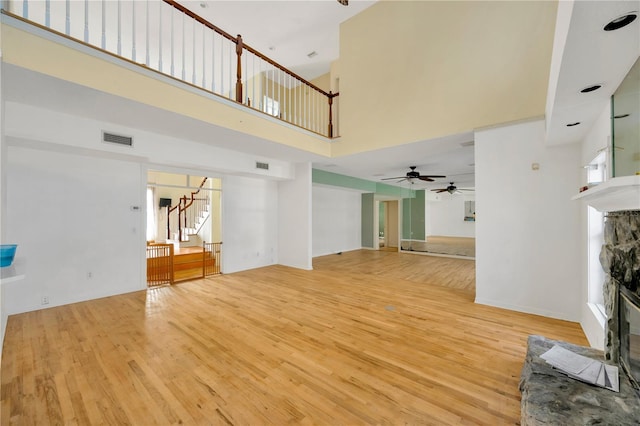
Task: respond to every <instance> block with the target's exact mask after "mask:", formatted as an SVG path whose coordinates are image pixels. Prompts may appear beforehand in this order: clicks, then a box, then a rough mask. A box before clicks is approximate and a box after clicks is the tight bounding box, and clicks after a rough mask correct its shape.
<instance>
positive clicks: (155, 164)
mask: <svg viewBox="0 0 640 426" xmlns="http://www.w3.org/2000/svg"><path fill="white" fill-rule="evenodd" d="M6 107H7V108H6V113H7V115H6V121H5V124H6V126H5V130H6V132H7V136H6V142H7V146H8V151H7V153H8V155H7V156H6V157H7V158H3V173H5V167H4V165H5V164H6V165H8V167H6V169H7V170H6V173H7V174H8V179H7V181H8V182H7V190H6V191H3V194H2V196H3V197H4V196H5V195H6V196H7V197H8V199H7V205H8V206H9V207H8V208H7V210H8V212H9V214H8V215H7V217H6V218H3V226H5V229H7V230H10V232H7V235H3V240H4V241H11V242H17V243H18V244H20V246H19V248H18V258H22V259H16V260H17V261H18V260H25V261H26V265H27V266H26V272H27V277H26V279H25V281H26V282H25V281H22V282H23V283H24V284H21V286H20V287H17V286H13V287H7V288H5V290H7V291H5V293H4V296H5V297H4V299H3V303H4V306H5V307H7V306H8V307H10V308H9V309H8V310H7V311H8V313H9V314H11V313H17V312H23V311H28V310H32V309H39V308H42V305H41V304H40V301H41V297H42V296H48V297H49V301H50V303H49V305H48V306H54V305H58V304H63V303H69V302H74V301H79V300H89V299H94V298H98V297H102V296H106V295H111V294H119V293H123V292H127V291H133V290H139V289H144V288H145V286H146V283H145V268H143V265H144V263H145V258H144V256H145V245H146V244H145V226H144V225H145V217H144V215H145V212H146V199H145V188H146V181H147V177H146V170H147V168H153V169H155V170H163V171H167V172H171V173H184V174H187V173H188V174H192V175H209V176H212V175H215V176H223V179H224V185H225V186H224V188H223V191H224V192H223V196H224V199H223V200H222V204H223V209H224V211H223V221H224V224H223V229H222V235H223V237H224V238H223V242H224V244H223V248H222V250H223V252H222V256H223V260H222V270H223V272H225V273H231V272H235V271H241V270H245V269H250V268H256V267H260V266H266V265H271V264H274V263H277V259H278V253H277V250H278V248H277V241H278V232H277V230H278V183H277V181H276V180H275V178H278V179H287V178H292V177H293V176H294V173H293V171H294V169H293V167H292V165H291V164H290V163H288V162H284V161H281V160H273V161H272V160H269V163H270V165H271V166H274V167H273V170H271V168H270V170H269V172H267V173H271V175H269V176H261V175H264V174H265V172H264V171H260V170H257V171H256V170H255V157H254V156H252V155H248V154H243V153H238V152H234V151H229V150H224V149H220V148H216V147H215V146H210V145H206V144H202V143H194V142H191V141H188V140H180V139H176V138H169V137H166V136H164V135H159V134H154V133H151V132H148V131H143V130H140V129H134V128H125V127H122V126H115V125H112V124H111V123H107V122H100V121H96V120H90V119H85V118H83V117H79V116H71V115H66V114H60V113H57V112H54V111H49V110H46V109H41V108H34V107H30V106H26V105H22V104H17V103H12V102H7V103H6ZM103 129H106V130H110V131H113V132H116V133H121V134H124V135H129V136H133V138H134V146H133V147H120V146H112V145H110V144H105V143H102V142H101V141H100V138H101V131H102V130H103ZM214 136H215V135H212V137H214ZM230 172H236V173H242V174H243V175H250V174H253V177H247V176H244V177H239V176H234V175H232V174H230ZM79 194H84V195H87V194H88V195H87V201H86V202H84V201H83V202H82V203H80V201H78V200H80V198H77V199H76V197H80V195H79ZM3 204H4V203H3ZM62 204H64V205H66V204H69V205H71V206H72V207H74V208H75V210H74V213H73V214H68V212H67V211H64V212H63V210H62V209H61V205H62ZM132 205H138V206H140V207H141V208H140V210H139V211H137V212H134V211H132V210H130V207H131V206H132ZM225 217H226V220H225ZM133 220H135V221H136V222H135V224H133V223H132V221H133ZM134 229H135V233H134ZM88 272H91V275H92V276H91V278H88V275H87V274H88ZM6 314H7V312H3V313H2V315H3V320H4V317H6ZM4 324H5V323H4V321H3V327H4Z"/></svg>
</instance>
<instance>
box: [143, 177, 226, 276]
mask: <svg viewBox="0 0 640 426" xmlns="http://www.w3.org/2000/svg"><path fill="white" fill-rule="evenodd" d="M221 193H222V181H221V179H219V178H212V177H207V176H196V175H188V174H176V173H167V172H162V171H156V170H149V171H148V172H147V206H146V207H147V208H146V211H147V217H146V235H147V249H146V252H147V255H146V259H147V260H146V261H147V265H146V266H147V285H148V286H149V287H153V286H158V285H164V284H173V283H174V282H179V281H187V280H191V279H198V278H204V277H205V276H207V275H212V274H216V273H221V270H220V263H221V262H220V261H221V259H220V255H221V245H222V241H221V232H222V221H221V211H222V209H221Z"/></svg>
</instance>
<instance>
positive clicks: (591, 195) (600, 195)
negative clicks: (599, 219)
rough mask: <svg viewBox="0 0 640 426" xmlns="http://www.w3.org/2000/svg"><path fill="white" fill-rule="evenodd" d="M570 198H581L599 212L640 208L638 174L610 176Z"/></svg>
mask: <svg viewBox="0 0 640 426" xmlns="http://www.w3.org/2000/svg"><path fill="white" fill-rule="evenodd" d="M571 199H572V200H583V201H585V202H586V203H587V204H589V205H590V206H591V207H593V208H595V209H596V210H598V211H600V212H614V211H619V210H640V176H622V177H616V178H611V179H609V180H607V181H606V182H603V183H601V184H599V185H597V186H593V187H591V188H589V189H587V190H586V191H583V192H581V193H579V194H578V195H575V196H574V197H572V198H571Z"/></svg>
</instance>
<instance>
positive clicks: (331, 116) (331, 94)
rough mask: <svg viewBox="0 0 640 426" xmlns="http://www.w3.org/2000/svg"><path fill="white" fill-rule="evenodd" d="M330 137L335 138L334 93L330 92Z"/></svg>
mask: <svg viewBox="0 0 640 426" xmlns="http://www.w3.org/2000/svg"><path fill="white" fill-rule="evenodd" d="M329 137H330V138H332V137H333V93H331V91H329Z"/></svg>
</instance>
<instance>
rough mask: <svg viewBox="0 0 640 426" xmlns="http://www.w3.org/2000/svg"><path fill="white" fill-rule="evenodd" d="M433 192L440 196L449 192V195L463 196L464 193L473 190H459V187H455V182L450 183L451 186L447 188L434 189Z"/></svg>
mask: <svg viewBox="0 0 640 426" xmlns="http://www.w3.org/2000/svg"><path fill="white" fill-rule="evenodd" d="M432 191H434V192H435V193H436V194H440V193H442V192H448V193H449V194H452V195H453V194H456V193H457V194H462V191H471V192H473V191H474V190H473V189H464V188H460V189H458V187H457V186H455V185H454V184H453V182H449V186H447V187H446V188H436V189H432Z"/></svg>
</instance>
